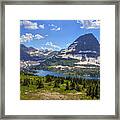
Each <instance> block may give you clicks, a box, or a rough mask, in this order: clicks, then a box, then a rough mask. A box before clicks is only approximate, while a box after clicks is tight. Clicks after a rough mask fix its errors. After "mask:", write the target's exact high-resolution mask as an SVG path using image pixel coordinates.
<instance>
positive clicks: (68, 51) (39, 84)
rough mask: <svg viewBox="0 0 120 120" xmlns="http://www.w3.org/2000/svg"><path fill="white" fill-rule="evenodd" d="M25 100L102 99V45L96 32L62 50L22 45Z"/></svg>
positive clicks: (22, 79)
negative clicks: (96, 36)
mask: <svg viewBox="0 0 120 120" xmlns="http://www.w3.org/2000/svg"><path fill="white" fill-rule="evenodd" d="M20 71H21V73H20V89H21V93H20V94H21V99H22V100H25V99H35V100H37V99H41V100H53V99H55V100H69V99H70V100H71V99H73V100H77V99H100V44H99V42H98V41H97V39H96V38H95V37H94V35H93V34H91V33H89V34H85V35H83V36H80V37H79V38H77V39H76V40H75V41H74V42H73V43H72V44H71V45H70V46H69V47H68V48H65V49H61V50H60V51H53V50H49V49H36V48H33V47H26V46H25V45H23V44H21V45H20Z"/></svg>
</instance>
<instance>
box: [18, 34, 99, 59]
mask: <svg viewBox="0 0 120 120" xmlns="http://www.w3.org/2000/svg"><path fill="white" fill-rule="evenodd" d="M53 56H54V57H59V58H73V59H80V60H81V59H85V58H95V59H97V58H98V57H99V56H100V44H99V42H98V40H97V39H96V37H95V36H94V35H93V34H92V33H89V34H85V35H82V36H80V37H79V38H77V39H76V40H75V41H74V42H73V43H72V44H71V45H70V46H69V47H68V48H66V49H62V50H61V51H59V52H57V51H51V50H47V49H46V50H37V49H35V48H33V47H26V46H25V45H23V44H21V45H20V59H21V60H24V61H28V60H31V61H38V60H44V59H46V58H52V57H53Z"/></svg>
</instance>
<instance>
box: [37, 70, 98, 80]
mask: <svg viewBox="0 0 120 120" xmlns="http://www.w3.org/2000/svg"><path fill="white" fill-rule="evenodd" d="M35 75H38V76H46V75H52V76H56V77H69V76H70V77H78V78H80V77H81V78H85V79H88V80H99V79H100V78H99V77H90V76H84V77H83V76H80V75H77V76H76V75H65V74H63V73H57V72H53V71H49V70H37V73H35Z"/></svg>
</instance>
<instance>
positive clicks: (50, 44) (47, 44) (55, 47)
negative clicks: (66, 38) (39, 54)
mask: <svg viewBox="0 0 120 120" xmlns="http://www.w3.org/2000/svg"><path fill="white" fill-rule="evenodd" d="M45 46H46V47H47V49H52V50H59V49H61V48H60V47H59V46H57V45H55V44H53V43H52V42H47V43H46V44H45Z"/></svg>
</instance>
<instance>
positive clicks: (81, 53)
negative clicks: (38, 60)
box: [59, 33, 100, 58]
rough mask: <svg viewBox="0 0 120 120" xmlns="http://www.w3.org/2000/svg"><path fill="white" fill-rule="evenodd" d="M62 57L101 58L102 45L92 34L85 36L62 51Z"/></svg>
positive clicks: (60, 54)
mask: <svg viewBox="0 0 120 120" xmlns="http://www.w3.org/2000/svg"><path fill="white" fill-rule="evenodd" d="M59 56H62V57H65V56H67V57H74V56H76V57H81V58H85V57H87V58H97V57H99V56H100V44H99V42H98V40H97V39H96V37H95V36H94V35H93V34H92V33H89V34H85V35H82V36H80V37H79V38H77V39H76V40H75V41H74V42H73V43H72V44H71V45H70V46H69V47H68V48H67V49H63V50H61V51H60V53H59Z"/></svg>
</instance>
